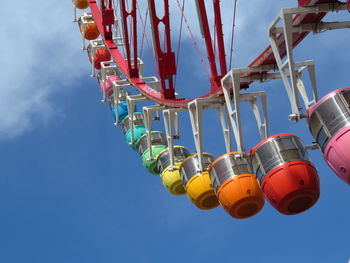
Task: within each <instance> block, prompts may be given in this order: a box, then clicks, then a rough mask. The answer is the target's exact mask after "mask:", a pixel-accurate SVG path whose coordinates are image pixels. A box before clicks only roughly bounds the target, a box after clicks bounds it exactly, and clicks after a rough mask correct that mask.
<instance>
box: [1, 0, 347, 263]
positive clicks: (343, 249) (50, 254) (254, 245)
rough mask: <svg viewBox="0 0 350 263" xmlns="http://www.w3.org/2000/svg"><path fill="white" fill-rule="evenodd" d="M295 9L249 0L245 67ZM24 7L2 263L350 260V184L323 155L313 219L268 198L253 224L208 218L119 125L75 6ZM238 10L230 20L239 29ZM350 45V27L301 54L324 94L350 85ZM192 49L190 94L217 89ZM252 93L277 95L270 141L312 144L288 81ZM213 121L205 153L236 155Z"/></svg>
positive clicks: (242, 17)
mask: <svg viewBox="0 0 350 263" xmlns="http://www.w3.org/2000/svg"><path fill="white" fill-rule="evenodd" d="M295 2H296V1H292V0H288V1H279V3H272V1H271V3H268V4H266V3H263V2H262V1H258V0H251V1H249V3H248V2H244V3H243V2H242V3H241V2H240V1H239V12H238V17H237V19H238V21H237V31H236V42H235V45H236V54H235V59H236V60H235V66H245V65H247V64H248V63H249V62H250V61H251V60H252V59H254V58H255V57H256V55H258V54H259V53H260V51H262V50H263V49H264V48H265V46H266V45H267V44H268V42H267V41H268V40H267V36H266V31H267V26H268V25H269V23H270V22H271V21H272V19H273V18H274V17H275V15H276V14H277V12H278V10H279V9H280V8H282V7H292V6H295ZM17 3H18V5H17V6H19V7H21V8H16V9H14V10H13V5H11V6H10V4H3V5H4V6H5V7H4V8H2V9H1V10H0V19H1V24H2V27H1V29H2V32H3V34H2V35H0V39H1V41H2V43H4V41H5V40H6V45H5V48H4V49H5V51H4V52H3V54H2V58H1V62H2V70H1V73H0V74H1V75H0V76H1V78H0V81H1V89H0V98H1V99H0V101H1V103H0V112H1V114H0V167H1V173H0V262H4V263H17V262H28V263H29V262H30V263H31V262H33V263H47V262H50V263H56V262H58V263H63V262H64V263H66V262H67V263H69V262H75V263H76V262H84V263H88V262H103V263H108V262H126V263H127V262H132V263H133V262H213V261H214V262H217V261H221V262H224V261H228V262H248V263H254V262H269V263H271V262H276V263H277V262H284V263H289V262H320V263H323V262H347V261H348V259H349V258H350V249H349V245H348V240H349V218H350V205H349V201H348V200H350V191H349V186H348V185H346V184H345V183H343V182H342V181H341V180H340V179H338V178H337V177H336V176H335V175H334V174H333V173H332V172H331V170H330V169H329V168H328V167H327V165H326V164H325V163H324V161H323V158H322V156H321V153H320V152H318V151H314V152H311V158H312V160H313V162H314V164H315V166H316V167H317V169H318V172H319V176H320V180H321V197H320V199H319V201H318V202H317V203H316V205H315V206H314V207H312V208H311V209H310V210H308V211H306V212H305V213H302V214H299V215H295V216H284V215H282V214H279V213H278V212H277V211H276V210H274V209H273V208H272V207H271V206H270V205H269V204H268V203H267V202H266V204H265V207H264V209H263V210H262V211H261V212H260V213H259V214H258V215H256V216H254V217H252V218H249V219H246V220H235V219H233V218H231V217H230V216H229V215H228V214H226V213H225V212H224V210H223V209H222V208H221V207H218V208H216V209H214V210H210V211H202V210H198V209H197V208H196V207H195V206H194V205H193V204H192V203H191V202H190V201H189V200H188V199H187V197H186V196H172V195H170V194H169V193H168V192H167V191H166V189H165V188H164V187H163V186H162V184H161V182H160V179H159V177H158V176H154V175H151V174H148V173H147V171H146V170H145V169H144V168H143V166H142V164H141V161H140V157H139V156H138V154H137V153H136V152H134V151H132V150H131V149H129V147H128V146H127V145H126V144H125V142H124V138H123V135H122V132H121V129H120V128H119V127H115V126H113V125H112V117H111V114H110V112H109V110H108V108H107V106H106V105H105V104H103V103H101V102H100V98H101V95H100V93H99V89H98V87H97V82H96V80H95V79H92V78H90V77H89V74H90V72H89V70H90V64H89V62H88V59H87V56H86V54H85V53H83V52H81V51H80V50H79V49H80V45H81V42H80V40H81V39H80V34H79V31H78V28H77V26H76V25H75V24H73V23H72V22H71V20H72V14H73V10H72V6H71V3H70V1H65V2H62V3H59V4H57V3H54V2H51V3H50V2H49V1H41V2H39V1H38V2H36V3H29V2H27V1H24V0H20V1H18V2H17ZM225 3H227V2H225ZM253 6H254V8H252V7H253ZM8 10H11V12H9V11H8ZM225 10H226V11H225V12H224V19H225V18H229V19H231V14H230V12H229V11H227V10H228V9H225ZM256 10H259V17H261V19H260V20H257V12H256ZM10 14H11V16H10ZM28 15H29V17H28ZM345 15H347V17H348V14H345ZM189 17H190V16H189ZM343 17H346V16H343ZM175 19H176V18H175ZM189 19H190V20H191V19H193V17H190V18H189ZM174 31H175V33H176V29H175V30H174ZM14 33H15V35H16V36H17V37H16V38H14ZM195 34H196V35H197V36H198V32H197V31H195ZM227 35H229V34H227ZM198 39H199V38H198ZM349 40H350V36H349V32H348V31H347V30H338V31H334V32H326V33H323V34H320V35H316V36H310V37H309V38H308V39H307V40H305V41H304V42H303V43H302V45H301V46H300V47H298V48H297V49H296V54H295V55H296V59H297V60H306V59H314V60H315V61H316V71H317V80H318V87H319V92H320V95H321V96H323V95H325V94H327V93H328V92H330V91H332V90H334V89H337V88H341V87H346V86H349V79H348V69H349V66H350V65H349V64H350V62H349V61H350V55H349V52H348V50H347V46H348V43H349ZM181 52H182V55H183V56H182V57H181V60H180V61H181V66H182V69H181V72H180V73H181V74H179V78H178V87H180V88H179V90H181V88H182V89H184V92H185V90H189V91H187V92H189V93H192V92H193V93H194V92H196V91H195V89H194V87H195V88H198V89H200V88H201V87H207V85H208V84H207V80H206V78H205V74H204V75H203V74H202V73H201V72H202V71H203V70H202V69H201V68H200V65H199V64H195V63H198V62H193V61H195V60H198V59H197V55H196V54H195V53H194V51H193V47H192V43H191V42H189V39H188V37H184V44H183V46H182V49H181ZM184 54H185V56H184ZM148 65H151V63H150V62H149V64H148ZM150 67H151V66H150ZM193 68H199V70H196V71H194V70H193ZM187 72H191V74H187V75H186V74H185V73H187ZM199 73H201V74H199ZM187 87H188V88H187ZM252 90H267V91H268V102H269V114H270V128H271V134H276V133H280V132H291V133H294V134H297V135H299V136H300V137H301V138H302V139H303V140H304V142H305V143H310V142H311V141H312V138H311V136H310V135H309V133H308V129H307V127H306V124H305V122H304V121H301V122H300V123H298V124H294V123H291V122H289V121H288V120H287V115H288V113H289V111H290V108H289V105H288V101H287V97H286V95H285V92H284V90H283V86H282V83H281V82H280V81H272V82H268V83H266V84H264V85H260V84H259V85H258V84H255V85H253V86H252ZM243 109H245V107H243ZM245 118H246V121H245V125H244V132H245V134H246V140H245V141H246V147H247V148H250V147H252V146H254V145H255V144H257V143H258V138H257V132H256V129H255V123H254V121H253V119H252V115H251V114H250V113H249V112H248V113H246V115H245ZM181 120H182V125H181V127H182V130H181V131H182V137H181V140H180V142H179V144H181V145H184V146H186V147H188V148H189V149H190V150H191V151H192V152H193V151H194V143H193V139H192V134H191V130H190V128H189V127H190V126H189V117H188V116H187V115H186V114H184V115H183V116H181ZM204 121H205V124H204V128H205V130H204V131H205V133H204V148H205V150H206V151H208V152H210V153H212V154H214V155H215V156H219V155H221V154H223V153H224V151H225V150H224V144H223V138H222V136H221V130H220V126H219V122H218V120H216V118H215V115H214V113H213V112H211V111H208V112H207V113H206V114H205V116H204ZM156 127H157V128H159V129H161V125H159V124H157V125H156Z"/></svg>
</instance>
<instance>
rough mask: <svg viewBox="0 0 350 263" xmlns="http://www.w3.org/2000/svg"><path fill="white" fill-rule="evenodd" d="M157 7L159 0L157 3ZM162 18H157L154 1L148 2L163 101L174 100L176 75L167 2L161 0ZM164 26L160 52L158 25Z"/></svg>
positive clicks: (166, 0)
mask: <svg viewBox="0 0 350 263" xmlns="http://www.w3.org/2000/svg"><path fill="white" fill-rule="evenodd" d="M157 2H158V5H159V0H158V1H157ZM163 6H164V16H163V17H162V18H159V17H158V16H157V10H156V4H155V0H149V1H148V7H149V11H150V12H149V13H150V21H151V29H152V34H153V45H154V51H155V55H156V60H157V70H158V72H157V73H158V75H159V78H160V86H161V94H162V97H163V98H164V99H175V87H174V81H173V76H174V75H175V74H176V62H175V53H174V52H172V51H171V38H170V14H169V1H168V0H163ZM160 23H163V25H164V32H163V33H164V38H165V39H164V41H165V50H162V46H161V41H160V32H159V24H160Z"/></svg>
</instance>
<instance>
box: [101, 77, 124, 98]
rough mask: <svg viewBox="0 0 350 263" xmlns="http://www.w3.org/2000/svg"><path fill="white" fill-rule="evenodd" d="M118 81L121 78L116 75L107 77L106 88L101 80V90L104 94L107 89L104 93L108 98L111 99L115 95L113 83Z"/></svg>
mask: <svg viewBox="0 0 350 263" xmlns="http://www.w3.org/2000/svg"><path fill="white" fill-rule="evenodd" d="M116 80H120V77H119V76H116V75H110V76H107V77H106V80H105V84H104V85H105V88H104V86H103V81H102V80H100V90H101V92H102V93H103V89H105V91H104V92H105V95H106V97H109V96H111V95H112V94H113V81H116Z"/></svg>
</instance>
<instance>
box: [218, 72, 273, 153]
mask: <svg viewBox="0 0 350 263" xmlns="http://www.w3.org/2000/svg"><path fill="white" fill-rule="evenodd" d="M260 70H261V69H259V68H239V69H231V70H230V71H229V72H228V73H227V74H226V75H225V76H224V77H223V78H222V79H221V85H222V89H223V93H224V98H225V105H226V110H227V112H228V116H229V123H230V125H231V126H232V130H233V134H234V136H235V140H236V144H237V150H238V153H239V155H240V156H241V157H243V155H244V151H245V149H244V143H243V134H242V124H241V112H240V104H241V102H249V103H250V105H251V107H252V111H253V113H254V116H255V119H256V122H257V125H258V130H259V134H260V137H261V139H265V138H267V137H268V134H269V131H268V114H267V103H266V94H265V92H263V91H261V92H252V93H242V94H241V92H240V84H241V81H242V78H241V75H243V76H244V75H245V74H246V76H247V74H248V73H251V72H260ZM243 79H244V81H245V77H243ZM258 98H260V102H261V107H259V106H258V100H257V99H258ZM260 108H261V110H262V114H261V110H260ZM261 116H263V119H262V117H261Z"/></svg>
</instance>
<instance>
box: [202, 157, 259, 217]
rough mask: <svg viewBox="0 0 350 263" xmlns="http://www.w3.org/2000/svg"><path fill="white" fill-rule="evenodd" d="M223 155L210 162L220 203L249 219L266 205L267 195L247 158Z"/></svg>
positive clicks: (233, 214) (211, 173) (234, 215)
mask: <svg viewBox="0 0 350 263" xmlns="http://www.w3.org/2000/svg"><path fill="white" fill-rule="evenodd" d="M236 156H237V152H231V153H227V154H224V155H223V156H221V157H219V158H218V159H216V160H215V161H214V162H213V163H211V164H210V165H209V174H210V179H211V181H212V184H213V187H214V190H215V193H216V195H217V197H218V200H219V202H220V204H221V205H222V206H223V207H224V208H225V210H226V211H227V212H228V213H229V214H230V215H231V216H233V217H234V218H239V219H243V218H248V217H251V216H253V215H255V214H257V213H258V212H259V211H260V210H261V209H262V208H263V206H264V195H263V193H262V191H261V188H260V185H259V182H258V180H257V178H256V176H255V175H254V174H253V173H252V170H251V167H250V165H249V162H248V161H247V160H246V159H245V158H240V157H239V158H236Z"/></svg>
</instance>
